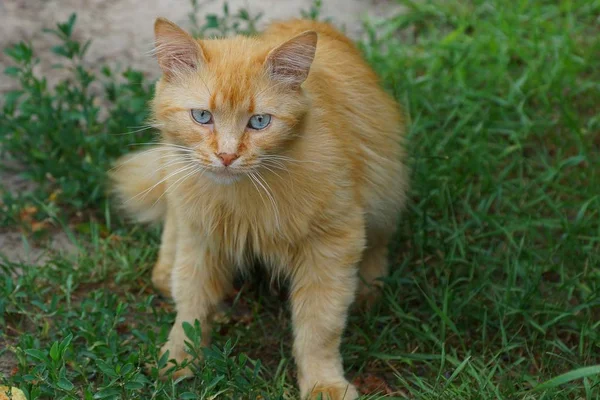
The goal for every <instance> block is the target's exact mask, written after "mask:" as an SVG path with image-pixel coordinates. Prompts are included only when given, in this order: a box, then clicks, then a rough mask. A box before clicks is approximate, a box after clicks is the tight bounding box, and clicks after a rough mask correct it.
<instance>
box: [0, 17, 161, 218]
mask: <svg viewBox="0 0 600 400" xmlns="http://www.w3.org/2000/svg"><path fill="white" fill-rule="evenodd" d="M75 21H76V18H75V15H72V16H71V17H70V18H69V20H68V21H67V22H65V23H59V24H58V25H57V28H56V29H51V30H48V31H47V33H48V34H50V35H53V36H55V37H56V38H57V39H58V40H59V44H58V45H56V46H55V47H53V48H52V52H53V53H55V54H57V55H58V56H60V57H61V58H62V59H63V60H64V61H63V62H62V63H60V64H59V65H57V66H56V68H60V69H62V70H63V71H64V76H65V77H64V78H63V79H62V80H61V81H60V82H58V83H57V84H56V85H53V86H51V85H50V84H49V83H48V81H47V80H46V78H45V77H40V76H38V74H36V73H35V72H34V66H35V65H36V64H37V63H38V61H37V59H36V58H35V55H34V51H33V48H32V47H31V46H30V45H29V44H27V43H24V42H21V43H18V44H16V45H14V46H12V47H9V48H7V49H6V50H5V54H6V55H8V56H9V57H10V58H11V59H12V60H13V61H14V63H15V65H14V66H11V67H8V68H7V69H6V70H5V71H4V72H5V74H6V75H8V76H9V77H11V78H13V79H16V80H17V81H18V82H19V85H20V88H19V89H17V90H14V91H11V92H9V93H7V94H6V95H5V101H4V106H3V108H2V110H1V111H0V121H1V122H0V143H2V146H1V147H0V149H1V151H3V152H5V153H8V155H9V156H10V157H11V158H13V159H15V160H16V161H18V162H19V163H20V164H21V165H22V166H24V167H26V168H24V170H23V172H22V175H24V176H25V177H26V178H27V179H28V180H31V181H33V182H35V183H36V184H38V185H39V187H40V189H41V192H43V193H46V194H50V193H54V194H55V197H57V198H55V199H54V200H55V202H58V203H60V204H62V205H65V206H68V207H69V208H70V209H71V210H84V209H89V208H100V206H101V203H102V201H103V200H104V198H105V194H104V181H105V176H106V170H107V169H108V168H109V166H110V163H111V162H112V160H114V159H115V158H116V157H118V156H119V155H121V154H123V153H126V152H127V151H130V150H131V147H130V145H132V144H134V143H138V142H146V141H150V139H151V138H152V136H153V132H152V128H151V127H150V126H147V125H145V124H146V117H147V115H148V107H147V102H148V100H149V99H150V97H151V95H152V86H151V85H150V84H149V83H148V82H146V81H145V80H144V77H143V75H142V74H141V73H140V72H137V71H134V70H131V69H128V70H127V71H125V72H124V73H122V74H120V75H119V76H117V75H115V72H114V71H112V70H111V69H110V68H109V67H107V66H105V67H103V68H101V69H100V70H96V69H93V68H90V67H88V66H87V65H86V63H85V54H86V51H87V49H88V48H89V45H90V42H89V41H88V42H86V43H84V44H82V43H80V42H78V41H76V40H75V39H74V38H73V30H74V27H75ZM46 198H47V196H45V197H44V199H46ZM7 202H8V203H11V201H10V196H8V195H6V194H5V203H7Z"/></svg>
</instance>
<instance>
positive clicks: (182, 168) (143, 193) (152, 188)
mask: <svg viewBox="0 0 600 400" xmlns="http://www.w3.org/2000/svg"><path fill="white" fill-rule="evenodd" d="M193 167H194V165H191V166H184V167H181V168H180V169H178V170H177V171H175V172H173V173H171V174H169V175H167V176H165V177H164V178H162V179H161V180H159V181H158V182H156V183H155V184H154V185H152V186H151V187H149V188H148V189H146V190H143V191H141V192H140V193H138V194H136V195H135V196H133V197H131V198H130V199H128V200H126V201H125V204H127V203H129V202H130V201H132V200H134V199H136V198H138V197H140V196H141V197H140V199H141V200H143V199H145V198H146V196H147V195H148V194H149V193H150V192H152V190H154V189H155V188H156V187H157V186H158V185H160V184H162V183H163V182H165V181H166V180H167V179H169V178H171V177H173V176H175V175H177V174H180V173H182V172H184V171H188V170H189V169H190V168H193Z"/></svg>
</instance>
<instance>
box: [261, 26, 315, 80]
mask: <svg viewBox="0 0 600 400" xmlns="http://www.w3.org/2000/svg"><path fill="white" fill-rule="evenodd" d="M316 46H317V34H316V33H315V32H312V31H309V32H304V33H301V34H300V35H298V36H296V37H294V38H292V39H290V40H288V41H287V42H285V43H283V44H282V45H280V46H279V47H276V48H275V49H273V50H271V52H270V53H269V55H268V56H267V61H266V63H267V65H268V67H269V72H270V74H271V78H273V79H275V80H278V81H281V82H286V83H288V84H290V85H291V86H300V85H301V84H302V82H304V81H305V80H306V78H307V77H308V73H309V71H310V66H311V65H312V62H313V59H314V57H315V51H316Z"/></svg>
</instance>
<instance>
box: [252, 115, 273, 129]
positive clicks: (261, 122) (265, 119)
mask: <svg viewBox="0 0 600 400" xmlns="http://www.w3.org/2000/svg"><path fill="white" fill-rule="evenodd" d="M270 123H271V116H270V115H269V114H257V115H253V116H252V118H250V121H248V127H250V128H252V129H256V130H261V129H265V128H266V127H267V126H269V124H270Z"/></svg>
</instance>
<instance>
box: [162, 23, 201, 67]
mask: <svg viewBox="0 0 600 400" xmlns="http://www.w3.org/2000/svg"><path fill="white" fill-rule="evenodd" d="M154 36H155V48H154V54H156V58H157V60H158V65H159V66H160V68H161V69H162V71H163V73H164V74H165V75H166V76H167V77H170V76H173V75H176V74H179V73H182V72H186V71H193V70H196V69H197V68H198V67H199V66H200V65H201V64H203V63H204V62H205V60H206V58H205V56H204V52H203V50H202V46H201V45H200V43H199V42H198V41H197V40H195V39H194V38H193V37H192V36H191V35H190V34H189V33H187V32H186V31H184V30H183V29H181V28H180V27H178V26H177V25H175V24H174V23H173V22H171V21H169V20H167V19H165V18H157V19H156V22H155V23H154Z"/></svg>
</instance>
